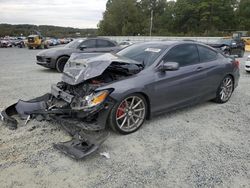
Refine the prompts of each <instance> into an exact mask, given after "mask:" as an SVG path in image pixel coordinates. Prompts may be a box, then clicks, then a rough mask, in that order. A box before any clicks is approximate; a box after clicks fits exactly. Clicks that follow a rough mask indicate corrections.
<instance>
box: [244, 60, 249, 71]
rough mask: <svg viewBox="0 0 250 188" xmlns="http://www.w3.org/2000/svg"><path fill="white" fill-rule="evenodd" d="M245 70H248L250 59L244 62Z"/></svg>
mask: <svg viewBox="0 0 250 188" xmlns="http://www.w3.org/2000/svg"><path fill="white" fill-rule="evenodd" d="M245 70H246V71H250V61H246V63H245Z"/></svg>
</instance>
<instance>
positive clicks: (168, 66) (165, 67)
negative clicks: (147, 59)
mask: <svg viewBox="0 0 250 188" xmlns="http://www.w3.org/2000/svg"><path fill="white" fill-rule="evenodd" d="M179 68H180V66H179V63H177V62H162V63H161V65H160V70H161V71H175V70H178V69H179Z"/></svg>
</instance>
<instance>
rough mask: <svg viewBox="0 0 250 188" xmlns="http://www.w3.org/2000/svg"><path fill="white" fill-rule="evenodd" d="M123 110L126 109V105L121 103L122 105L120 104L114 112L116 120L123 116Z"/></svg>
mask: <svg viewBox="0 0 250 188" xmlns="http://www.w3.org/2000/svg"><path fill="white" fill-rule="evenodd" d="M125 109H126V103H125V102H123V103H122V104H120V106H119V107H118V110H117V112H116V118H119V117H121V116H122V115H123V114H125Z"/></svg>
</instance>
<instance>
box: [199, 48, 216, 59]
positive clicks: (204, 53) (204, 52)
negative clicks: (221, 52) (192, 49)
mask: <svg viewBox="0 0 250 188" xmlns="http://www.w3.org/2000/svg"><path fill="white" fill-rule="evenodd" d="M198 52H199V56H200V61H201V62H209V61H214V60H216V59H217V57H218V53H217V52H215V51H213V50H211V49H209V48H207V47H205V46H201V45H198Z"/></svg>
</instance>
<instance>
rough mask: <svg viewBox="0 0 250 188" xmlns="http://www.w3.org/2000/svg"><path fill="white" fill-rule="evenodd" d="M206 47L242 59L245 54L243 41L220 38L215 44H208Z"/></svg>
mask: <svg viewBox="0 0 250 188" xmlns="http://www.w3.org/2000/svg"><path fill="white" fill-rule="evenodd" d="M208 45H209V46H212V47H213V48H216V49H218V50H221V51H222V52H223V53H224V54H226V55H236V56H238V57H243V56H244V53H245V43H244V41H243V40H235V39H231V38H222V39H220V40H218V41H216V42H215V43H209V44H208Z"/></svg>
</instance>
